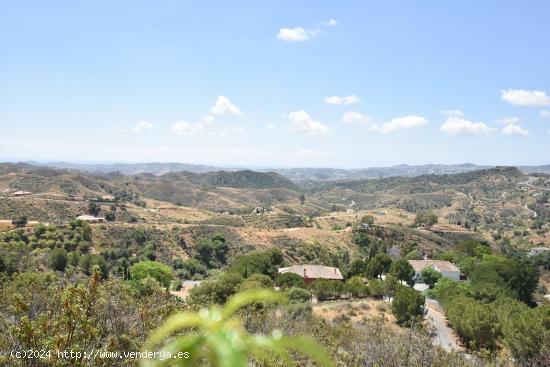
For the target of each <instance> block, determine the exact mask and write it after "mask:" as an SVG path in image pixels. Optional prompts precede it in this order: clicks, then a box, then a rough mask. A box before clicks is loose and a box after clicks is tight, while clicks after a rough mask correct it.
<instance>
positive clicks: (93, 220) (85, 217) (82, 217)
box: [76, 214, 105, 223]
mask: <svg viewBox="0 0 550 367" xmlns="http://www.w3.org/2000/svg"><path fill="white" fill-rule="evenodd" d="M76 219H78V220H82V221H84V222H89V223H100V222H104V221H105V218H103V217H94V216H93V215H86V214H85V215H79V216H78V217H76Z"/></svg>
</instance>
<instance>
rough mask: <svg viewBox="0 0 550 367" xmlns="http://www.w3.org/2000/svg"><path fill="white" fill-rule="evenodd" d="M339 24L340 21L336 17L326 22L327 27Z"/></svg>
mask: <svg viewBox="0 0 550 367" xmlns="http://www.w3.org/2000/svg"><path fill="white" fill-rule="evenodd" d="M337 25H338V22H337V21H336V20H335V19H332V18H331V19H329V20H327V21H326V22H325V26H326V27H334V26H337Z"/></svg>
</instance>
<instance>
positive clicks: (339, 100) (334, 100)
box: [325, 94, 359, 105]
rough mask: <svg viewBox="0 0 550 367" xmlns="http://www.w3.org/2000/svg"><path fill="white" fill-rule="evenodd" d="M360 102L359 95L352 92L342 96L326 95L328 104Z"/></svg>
mask: <svg viewBox="0 0 550 367" xmlns="http://www.w3.org/2000/svg"><path fill="white" fill-rule="evenodd" d="M358 102H359V97H357V96H356V95H353V94H350V95H349V96H345V97H340V96H331V97H325V103H326V104H337V105H339V104H355V103H358Z"/></svg>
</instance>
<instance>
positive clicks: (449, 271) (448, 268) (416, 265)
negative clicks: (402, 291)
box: [409, 260, 460, 281]
mask: <svg viewBox="0 0 550 367" xmlns="http://www.w3.org/2000/svg"><path fill="white" fill-rule="evenodd" d="M409 264H411V266H412V267H413V269H414V278H413V280H414V281H418V280H420V278H421V277H422V274H421V273H422V270H424V269H426V268H432V269H434V270H435V271H438V272H440V273H441V275H442V276H443V277H445V278H450V279H452V280H456V281H459V280H460V269H459V268H457V266H456V265H455V264H453V263H452V262H450V261H445V260H409Z"/></svg>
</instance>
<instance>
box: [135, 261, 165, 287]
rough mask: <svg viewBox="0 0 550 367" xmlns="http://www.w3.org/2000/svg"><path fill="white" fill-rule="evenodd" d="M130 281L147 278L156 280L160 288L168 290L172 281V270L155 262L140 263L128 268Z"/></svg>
mask: <svg viewBox="0 0 550 367" xmlns="http://www.w3.org/2000/svg"><path fill="white" fill-rule="evenodd" d="M130 276H131V277H132V279H135V280H138V281H139V280H141V279H145V278H147V277H151V278H154V279H156V280H157V281H158V282H159V283H160V284H162V286H164V287H166V288H168V287H169V286H170V282H171V281H172V277H173V274H172V269H171V268H170V267H169V266H168V265H164V264H162V263H159V262H157V261H141V262H138V263H136V264H134V265H132V266H131V267H130Z"/></svg>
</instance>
